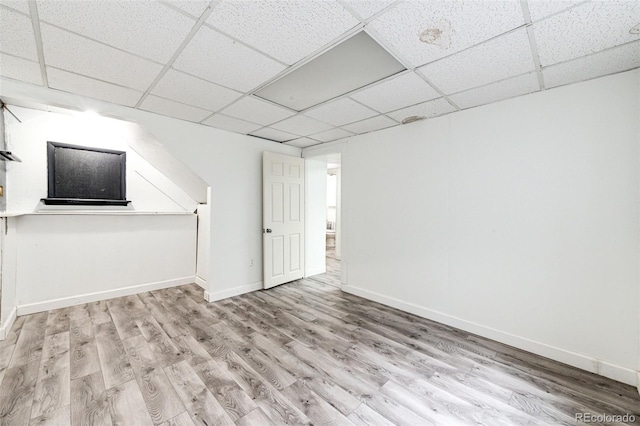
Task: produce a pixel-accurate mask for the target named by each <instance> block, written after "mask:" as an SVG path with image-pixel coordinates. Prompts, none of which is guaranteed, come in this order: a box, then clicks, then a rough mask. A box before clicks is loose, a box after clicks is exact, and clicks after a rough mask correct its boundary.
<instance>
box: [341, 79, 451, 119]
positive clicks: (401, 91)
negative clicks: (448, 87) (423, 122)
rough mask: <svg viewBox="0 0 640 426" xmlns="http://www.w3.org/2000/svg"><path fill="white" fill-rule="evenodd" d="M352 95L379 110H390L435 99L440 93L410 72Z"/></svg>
mask: <svg viewBox="0 0 640 426" xmlns="http://www.w3.org/2000/svg"><path fill="white" fill-rule="evenodd" d="M351 97H352V98H354V99H356V100H357V101H359V102H362V103H363V104H365V105H367V106H370V107H371V108H374V109H376V110H377V111H379V112H388V111H393V110H396V109H399V108H403V107H406V106H409V105H414V104H417V103H420V102H425V101H429V100H431V99H435V98H437V97H440V94H439V93H438V92H436V91H435V90H434V89H433V88H432V87H431V86H429V84H427V82H426V81H424V80H423V79H422V78H420V77H419V76H418V75H416V74H415V73H414V72H408V73H406V74H403V75H401V76H399V77H392V78H391V79H389V80H387V81H385V82H383V83H380V84H376V85H374V86H371V87H368V88H365V89H364V90H361V91H359V92H358V93H355V94H353V95H351Z"/></svg>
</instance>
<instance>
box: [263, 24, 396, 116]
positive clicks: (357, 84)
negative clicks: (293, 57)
mask: <svg viewBox="0 0 640 426" xmlns="http://www.w3.org/2000/svg"><path fill="white" fill-rule="evenodd" d="M404 69H405V68H404V66H403V65H402V64H400V63H399V62H398V61H397V60H396V59H395V58H394V57H393V56H391V55H390V54H389V53H388V52H387V51H386V50H384V49H383V48H382V47H381V46H380V45H379V44H378V43H376V42H375V41H374V40H373V39H372V38H371V37H370V36H369V35H368V34H367V33H365V32H364V31H363V32H360V33H358V34H356V35H354V36H353V37H351V38H349V39H347V40H345V41H343V42H342V43H340V44H339V45H337V46H335V47H333V48H331V49H329V50H328V51H326V52H325V53H323V54H322V55H320V56H318V57H316V58H314V59H313V60H311V61H310V62H308V63H306V64H304V65H303V66H301V67H300V68H297V69H295V70H294V71H292V72H290V73H289V74H287V75H285V76H284V77H282V78H280V79H278V80H276V81H275V82H273V83H271V84H269V85H267V86H265V87H264V88H262V89H260V90H259V91H258V92H256V96H259V97H261V98H264V99H268V100H270V101H272V102H275V103H277V104H279V105H284V106H286V107H289V108H291V109H294V110H296V111H302V110H304V109H306V108H309V107H312V106H314V105H318V104H320V103H322V102H326V101H328V100H330V99H333V98H335V97H338V96H340V95H343V94H345V93H348V92H351V91H353V90H356V89H359V88H361V87H364V86H366V85H368V84H371V83H373V82H375V81H378V80H381V79H383V78H385V77H389V76H390V75H393V74H396V73H398V72H400V71H403V70H404Z"/></svg>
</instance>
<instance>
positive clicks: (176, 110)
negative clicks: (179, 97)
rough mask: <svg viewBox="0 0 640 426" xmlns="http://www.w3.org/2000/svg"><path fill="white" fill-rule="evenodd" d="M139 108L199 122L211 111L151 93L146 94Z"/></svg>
mask: <svg viewBox="0 0 640 426" xmlns="http://www.w3.org/2000/svg"><path fill="white" fill-rule="evenodd" d="M140 109H143V110H145V111H151V112H155V113H158V114H160V115H167V116H169V117H175V118H179V119H181V120H187V121H193V122H199V121H201V120H203V119H204V118H206V117H207V116H209V115H211V111H207V110H204V109H201V108H196V107H193V106H190V105H185V104H182V103H179V102H174V101H171V100H169V99H163V98H159V97H157V96H153V95H149V96H147V97H146V98H145V99H144V101H142V104H141V105H140Z"/></svg>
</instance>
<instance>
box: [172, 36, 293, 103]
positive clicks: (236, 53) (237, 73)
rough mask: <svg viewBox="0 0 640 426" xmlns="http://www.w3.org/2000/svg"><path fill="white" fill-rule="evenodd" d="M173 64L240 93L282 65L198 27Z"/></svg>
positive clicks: (274, 73)
mask: <svg viewBox="0 0 640 426" xmlns="http://www.w3.org/2000/svg"><path fill="white" fill-rule="evenodd" d="M173 66H174V67H175V68H176V69H179V70H182V71H186V72H188V73H190V74H193V75H197V76H198V77H202V78H204V79H205V80H209V81H212V82H214V83H218V84H221V85H223V86H226V87H229V88H231V89H236V90H240V91H243V92H248V91H250V90H251V89H253V88H255V87H257V86H259V85H260V84H262V83H264V82H265V81H267V80H268V79H270V78H271V77H273V76H275V75H276V74H278V73H279V72H280V71H282V70H283V69H284V68H285V67H284V65H282V64H280V63H278V62H276V61H274V60H273V59H270V58H268V57H266V56H264V55H262V54H260V53H258V52H256V51H255V50H253V49H250V48H248V47H246V46H244V45H242V44H240V43H238V42H236V41H234V40H232V39H230V38H229V37H226V36H224V35H222V34H220V33H218V32H216V31H214V30H212V29H210V28H207V27H200V29H199V30H198V32H197V33H196V35H195V36H194V37H193V39H192V40H191V41H190V42H189V44H188V45H187V46H186V47H185V49H184V50H183V51H182V53H181V54H180V56H179V57H178V58H177V59H176V61H175V63H174V65H173Z"/></svg>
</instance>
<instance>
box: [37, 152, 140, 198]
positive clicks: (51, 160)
mask: <svg viewBox="0 0 640 426" xmlns="http://www.w3.org/2000/svg"><path fill="white" fill-rule="evenodd" d="M126 156H127V154H126V152H124V151H113V150H109V149H101V148H89V147H85V146H76V145H69V144H64V143H58V142H47V168H48V195H47V198H43V199H42V201H43V202H44V203H45V204H79V205H94V206H96V205H116V206H126V205H127V204H129V203H130V201H127V200H126V187H127V186H126V177H127V176H126V158H127V157H126Z"/></svg>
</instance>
